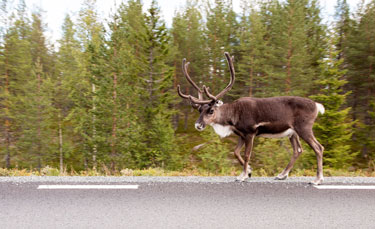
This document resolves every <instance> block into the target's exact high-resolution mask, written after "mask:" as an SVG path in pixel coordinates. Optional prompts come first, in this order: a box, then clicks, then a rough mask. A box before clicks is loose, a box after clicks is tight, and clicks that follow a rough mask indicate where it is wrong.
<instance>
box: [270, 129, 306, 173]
mask: <svg viewBox="0 0 375 229" xmlns="http://www.w3.org/2000/svg"><path fill="white" fill-rule="evenodd" d="M289 140H290V143H291V144H292V147H293V155H292V158H291V159H290V162H289V164H288V165H287V166H286V168H285V169H284V171H282V172H281V173H280V174H279V175H277V177H275V180H285V179H286V178H288V175H289V172H290V170H291V169H292V168H293V165H294V163H295V162H296V160H297V158H298V157H299V155H301V153H302V147H301V142H300V141H299V137H298V135H297V134H293V135H292V136H291V137H290V138H289Z"/></svg>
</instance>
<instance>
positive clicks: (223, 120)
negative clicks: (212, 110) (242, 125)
mask: <svg viewBox="0 0 375 229" xmlns="http://www.w3.org/2000/svg"><path fill="white" fill-rule="evenodd" d="M217 111H218V114H217V117H216V119H215V123H216V124H219V125H223V126H226V125H233V120H234V117H233V114H234V113H233V107H232V104H231V103H226V104H223V105H222V106H220V107H219V109H218V110H217Z"/></svg>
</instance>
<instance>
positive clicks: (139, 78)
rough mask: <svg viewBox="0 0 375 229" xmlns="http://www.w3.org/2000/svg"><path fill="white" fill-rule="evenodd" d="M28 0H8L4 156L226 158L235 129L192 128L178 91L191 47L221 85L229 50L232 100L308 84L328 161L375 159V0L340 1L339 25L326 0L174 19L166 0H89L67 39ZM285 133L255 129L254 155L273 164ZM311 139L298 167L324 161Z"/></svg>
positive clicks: (152, 162) (105, 166) (45, 162)
mask: <svg viewBox="0 0 375 229" xmlns="http://www.w3.org/2000/svg"><path fill="white" fill-rule="evenodd" d="M19 2H20V3H19V4H18V5H17V6H16V7H15V8H14V7H12V6H11V4H7V1H2V3H0V9H1V15H0V20H1V21H0V123H1V125H0V166H1V167H7V168H8V169H9V168H12V167H18V168H31V169H39V170H41V169H42V168H43V167H45V166H51V167H59V168H60V172H63V171H64V170H70V171H83V170H89V169H93V170H92V171H93V173H96V172H97V171H98V170H100V169H102V170H105V171H106V173H107V171H112V172H118V171H121V170H122V169H125V168H129V169H147V168H150V167H161V168H164V169H168V170H183V169H185V168H189V169H198V170H203V171H208V172H210V173H224V172H225V171H229V170H230V169H231V168H232V167H233V164H232V162H231V160H230V159H232V158H233V155H232V154H231V153H230V151H231V149H232V148H234V144H233V142H234V141H235V137H229V138H228V139H226V140H223V139H219V137H218V136H216V135H215V134H214V133H213V131H212V129H211V130H208V131H205V132H203V133H198V132H196V131H195V130H194V128H193V126H194V122H195V120H196V118H197V115H198V113H197V111H195V110H193V109H192V108H191V107H190V106H189V105H188V104H187V102H186V101H183V100H181V99H180V98H179V97H178V96H177V94H176V91H175V90H176V85H177V84H180V85H182V89H183V91H184V92H185V93H188V94H192V95H195V96H196V91H195V89H194V88H193V87H192V86H191V85H190V84H189V83H188V82H187V81H186V79H185V77H184V76H183V74H182V71H181V62H182V59H183V58H186V59H187V60H188V61H189V62H190V63H191V64H190V65H189V69H188V71H189V74H190V75H191V76H192V78H193V80H194V81H195V82H196V83H197V84H198V85H199V86H200V87H202V86H203V84H205V85H207V86H208V87H210V90H211V92H212V93H213V94H215V93H217V92H219V91H221V90H222V89H223V88H224V87H225V86H226V84H227V83H228V80H229V73H228V67H227V63H226V61H225V59H224V55H223V53H224V52H225V51H227V52H230V53H231V54H232V55H234V56H235V62H234V65H235V70H236V83H235V86H234V87H233V89H232V90H231V91H230V92H229V93H228V95H227V96H226V97H225V98H224V101H225V102H230V101H234V100H235V99H237V98H240V97H243V96H251V97H271V96H281V95H297V96H305V97H307V96H311V98H313V99H314V100H316V101H317V102H320V103H322V104H323V105H324V106H325V108H326V113H325V115H323V116H319V117H318V120H317V123H316V126H315V129H314V130H315V132H316V137H317V138H318V139H319V141H321V143H322V144H323V146H324V147H325V153H324V160H325V161H324V164H325V166H326V167H329V168H334V169H342V168H344V169H346V168H348V167H351V166H355V167H356V168H367V169H373V170H374V169H375V164H374V163H373V160H374V158H375V141H374V139H375V99H374V98H375V96H374V95H375V73H374V68H375V43H374V42H375V39H373V34H375V21H374V20H375V1H374V0H371V1H369V2H368V3H367V4H365V3H364V4H362V5H361V7H359V10H358V12H356V13H355V14H352V12H350V9H349V6H348V4H347V2H346V0H338V1H337V7H336V15H335V16H336V17H335V22H334V27H333V28H329V27H328V26H327V25H326V24H325V23H323V22H322V14H321V10H320V6H319V1H318V0H299V1H297V0H286V1H281V0H268V1H250V0H243V1H241V4H242V11H241V12H240V13H238V14H237V13H236V12H235V11H234V10H233V4H232V1H231V0H215V1H198V0H187V1H186V5H185V6H183V7H181V8H180V9H179V10H177V11H176V13H175V16H174V18H173V23H172V26H171V28H168V27H167V26H166V24H165V22H164V20H163V18H162V12H161V10H160V9H159V7H158V4H157V1H156V0H153V1H152V2H151V5H150V6H143V5H142V1H141V0H127V1H124V2H123V3H121V4H120V5H119V6H118V7H117V6H116V7H115V11H114V12H113V14H112V15H110V17H108V18H105V19H104V18H101V17H100V14H98V10H97V8H96V1H95V0H85V1H84V2H83V4H82V8H81V10H80V11H79V12H77V14H76V15H77V16H78V17H77V18H76V19H73V17H70V16H69V14H68V15H66V17H65V19H64V22H63V23H62V36H61V38H60V39H59V40H58V41H57V42H58V45H52V44H51V43H52V42H51V41H49V40H48V39H47V37H46V35H45V32H46V29H47V28H46V25H45V22H44V21H43V15H42V12H43V11H42V10H36V11H34V12H32V13H30V12H31V10H30V9H29V8H28V6H27V5H26V4H25V2H24V1H22V0H21V1H19ZM71 15H72V14H71ZM331 33H332V34H334V35H332V37H334V39H333V40H329V39H327V38H329V36H328V35H329V34H331ZM287 145H289V142H288V141H287V140H274V141H273V140H272V141H269V140H263V139H259V140H256V147H255V150H254V153H253V156H252V158H253V161H252V162H251V164H252V165H253V167H254V168H259V169H260V168H263V170H262V171H263V172H264V173H266V174H270V173H276V171H275V170H279V169H280V168H281V167H284V166H285V164H286V163H287V161H288V160H289V158H290V153H291V151H292V150H291V147H289V146H287ZM197 148H199V149H198V150H196V149H197ZM193 149H195V150H193ZM304 149H305V152H304V154H303V155H302V156H301V158H300V159H299V160H298V161H297V164H296V168H297V169H298V168H300V169H303V168H309V167H311V166H314V165H315V164H314V163H312V162H311V158H312V156H313V154H312V153H311V152H310V150H308V149H307V147H304ZM314 160H315V158H314ZM235 165H237V163H236V164H235Z"/></svg>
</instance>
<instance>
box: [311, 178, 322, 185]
mask: <svg viewBox="0 0 375 229" xmlns="http://www.w3.org/2000/svg"><path fill="white" fill-rule="evenodd" d="M323 180H324V179H323V178H320V179H315V180H314V181H310V182H309V185H320V184H322V183H323Z"/></svg>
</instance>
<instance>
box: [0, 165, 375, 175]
mask: <svg viewBox="0 0 375 229" xmlns="http://www.w3.org/2000/svg"><path fill="white" fill-rule="evenodd" d="M240 172H241V170H240V169H239V168H231V169H227V170H225V171H221V172H216V173H212V172H208V171H204V170H198V169H186V170H182V171H168V170H164V169H162V168H148V169H122V170H120V171H114V172H113V171H109V170H108V169H106V168H104V169H100V170H95V169H89V170H87V171H79V172H76V171H74V170H73V171H69V172H68V171H62V172H60V171H59V170H58V169H57V168H52V167H49V166H46V167H44V168H42V169H41V170H40V171H39V170H27V169H5V168H0V176H237V175H239V173H240ZM315 174H316V170H311V169H306V170H302V169H296V170H293V171H292V172H291V173H290V176H292V177H296V176H315ZM276 175H277V172H276V171H275V173H274V174H268V173H267V172H266V171H265V170H264V169H258V170H254V171H253V176H255V177H273V176H276ZM324 175H325V176H326V177H329V176H345V177H357V176H361V177H375V171H367V170H361V169H358V170H355V171H348V170H334V169H327V168H326V169H324Z"/></svg>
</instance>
